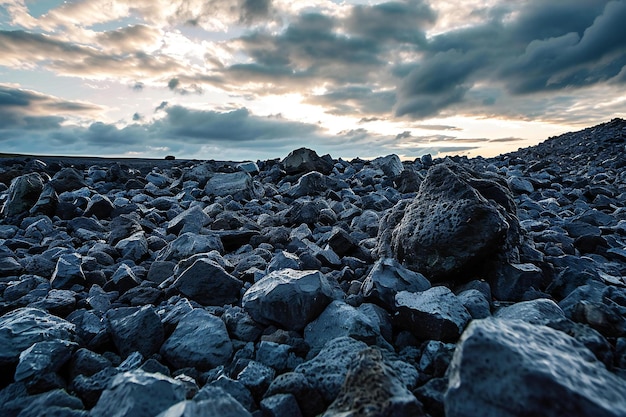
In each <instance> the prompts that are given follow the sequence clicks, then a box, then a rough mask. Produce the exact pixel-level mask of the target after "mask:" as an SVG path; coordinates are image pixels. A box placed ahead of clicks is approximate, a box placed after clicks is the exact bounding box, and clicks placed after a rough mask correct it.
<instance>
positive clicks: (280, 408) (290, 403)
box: [261, 394, 302, 417]
mask: <svg viewBox="0 0 626 417" xmlns="http://www.w3.org/2000/svg"><path fill="white" fill-rule="evenodd" d="M261 410H263V415H264V416H268V417H282V416H291V417H302V412H301V411H300V407H299V406H298V401H296V397H294V396H293V395H292V394H277V395H273V396H271V397H267V398H264V399H263V400H262V401H261Z"/></svg>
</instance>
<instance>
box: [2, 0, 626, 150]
mask: <svg viewBox="0 0 626 417" xmlns="http://www.w3.org/2000/svg"><path fill="white" fill-rule="evenodd" d="M625 22H626V0H612V1H608V0H555V1H545V0H464V1H457V0H397V1H382V2H379V1H356V0H355V1H347V0H346V1H336V0H335V1H331V0H312V1H296V0H132V1H130V0H128V1H121V0H120V1H113V0H82V1H59V0H37V1H31V0H0V153H27V154H35V155H89V156H105V157H106V156H111V157H114V156H115V157H120V156H122V157H150V158H163V157H164V156H166V155H174V156H176V157H177V158H181V159H183V158H185V159H217V160H236V161H239V160H258V159H260V160H264V159H272V158H282V157H284V156H286V155H287V154H288V153H289V152H290V151H291V150H293V149H295V148H298V147H301V146H306V147H308V148H311V149H314V150H316V151H317V152H318V154H326V153H330V154H331V155H332V156H333V157H335V158H339V157H341V158H344V159H350V158H354V157H361V158H372V157H376V156H381V155H389V154H397V155H399V156H401V157H402V158H405V159H412V158H416V157H419V156H421V155H424V154H427V153H430V154H431V155H433V156H444V155H450V154H458V155H468V156H477V155H481V156H484V157H489V156H495V155H497V154H499V153H503V152H509V151H514V150H517V149H518V148H520V147H526V146H530V145H533V144H536V143H538V142H540V141H542V140H545V139H547V138H548V137H550V136H554V135H558V134H561V133H565V132H568V131H575V130H580V129H582V128H585V127H588V126H592V125H594V124H598V123H602V122H606V121H608V120H610V119H612V118H614V117H626V94H625V93H624V91H625V86H626V24H625Z"/></svg>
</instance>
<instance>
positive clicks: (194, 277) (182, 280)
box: [172, 258, 243, 306]
mask: <svg viewBox="0 0 626 417" xmlns="http://www.w3.org/2000/svg"><path fill="white" fill-rule="evenodd" d="M172 287H174V288H176V289H177V290H178V291H180V292H181V293H182V294H183V295H185V296H187V297H189V298H190V299H192V300H194V301H196V302H198V303H200V304H202V305H219V306H222V305H225V304H233V303H235V302H236V301H237V300H238V299H239V293H240V291H241V288H242V287H243V283H242V282H241V281H240V280H238V279H237V278H235V277H233V276H232V275H231V274H229V273H228V272H226V271H225V270H224V268H222V267H221V266H220V265H218V264H217V263H216V262H213V261H212V260H210V259H207V258H201V259H198V260H197V261H195V262H194V263H193V265H191V266H190V267H189V268H187V269H185V270H184V271H183V272H182V273H181V274H180V276H179V277H178V278H176V280H175V281H174V283H173V284H172Z"/></svg>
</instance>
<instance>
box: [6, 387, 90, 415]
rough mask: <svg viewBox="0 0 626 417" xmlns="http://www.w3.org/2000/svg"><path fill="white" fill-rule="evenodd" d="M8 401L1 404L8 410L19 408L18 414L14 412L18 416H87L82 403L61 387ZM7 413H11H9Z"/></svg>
mask: <svg viewBox="0 0 626 417" xmlns="http://www.w3.org/2000/svg"><path fill="white" fill-rule="evenodd" d="M10 403H13V404H10ZM10 403H9V404H3V406H5V407H6V409H8V410H9V411H13V410H20V411H18V412H19V414H17V413H16V414H15V415H17V416H19V417H56V416H63V417H88V415H89V413H88V412H87V411H84V407H83V403H82V402H81V401H80V400H79V399H78V398H76V397H74V396H72V395H69V394H68V393H67V392H66V391H65V390H63V389H54V390H51V391H48V392H44V393H41V394H36V395H30V396H28V397H24V398H16V399H14V400H13V401H10ZM15 403H19V404H15ZM5 407H3V411H5V409H4V408H5ZM11 409H13V410H11ZM4 415H7V414H4ZM8 415H12V414H11V413H9V414H8Z"/></svg>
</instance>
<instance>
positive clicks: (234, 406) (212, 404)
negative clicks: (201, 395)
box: [157, 389, 252, 417]
mask: <svg viewBox="0 0 626 417" xmlns="http://www.w3.org/2000/svg"><path fill="white" fill-rule="evenodd" d="M205 416H220V417H252V414H250V412H249V411H248V410H246V409H245V408H243V407H242V406H241V404H239V403H238V402H237V401H236V400H235V399H234V398H233V397H231V396H230V395H228V393H226V392H224V391H223V390H217V389H216V392H215V394H214V395H212V396H211V398H210V399H207V400H202V401H181V402H179V403H177V404H174V405H173V406H171V407H170V408H168V409H167V410H165V411H163V412H162V413H160V414H159V415H158V416H157V417H205Z"/></svg>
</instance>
